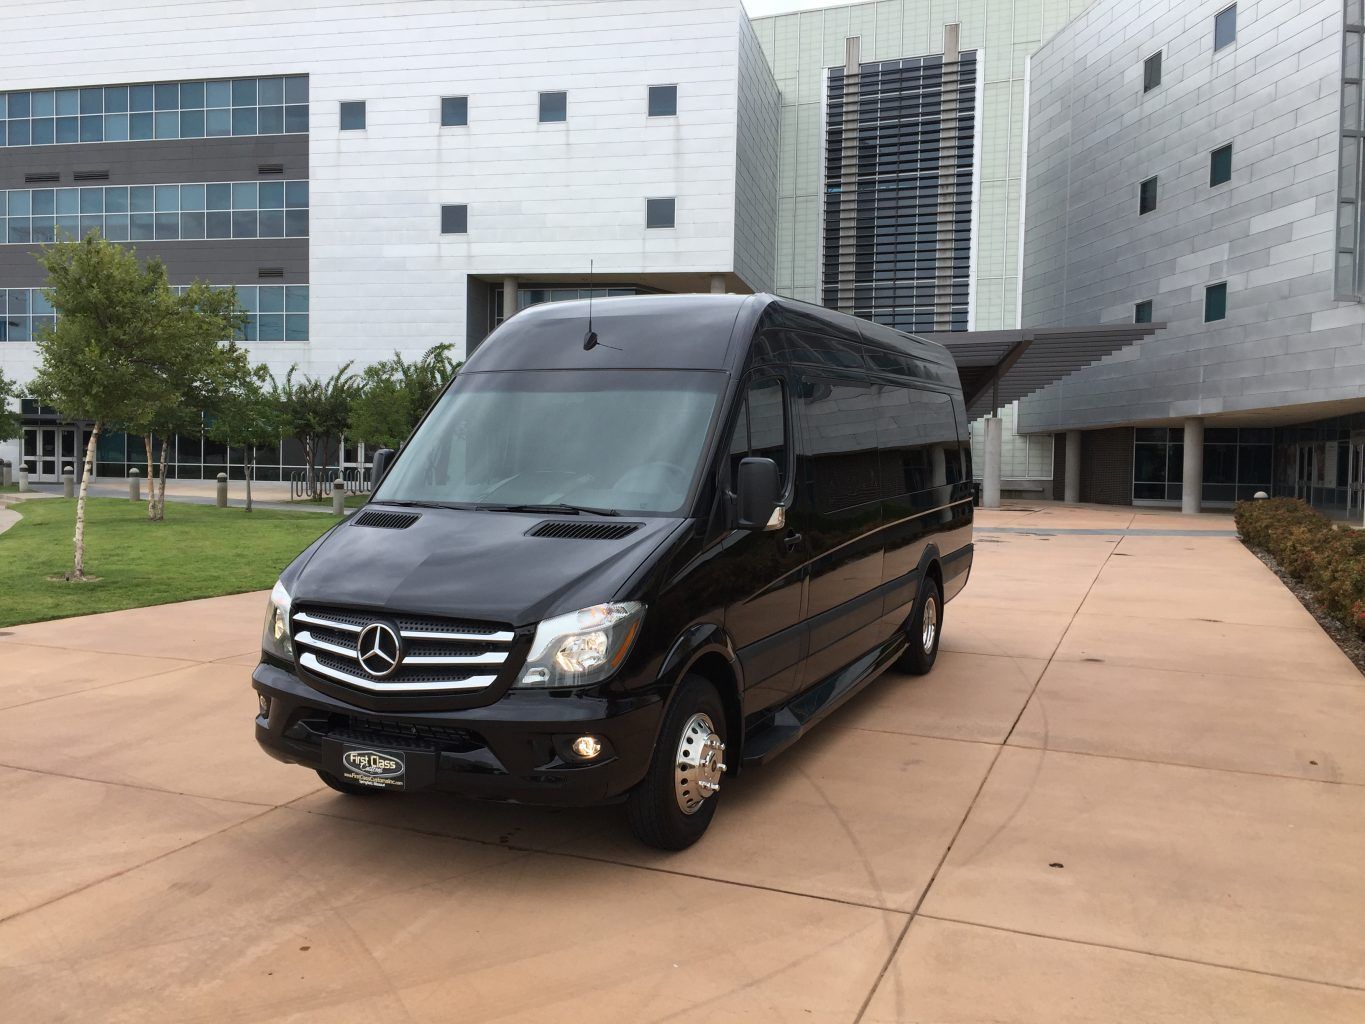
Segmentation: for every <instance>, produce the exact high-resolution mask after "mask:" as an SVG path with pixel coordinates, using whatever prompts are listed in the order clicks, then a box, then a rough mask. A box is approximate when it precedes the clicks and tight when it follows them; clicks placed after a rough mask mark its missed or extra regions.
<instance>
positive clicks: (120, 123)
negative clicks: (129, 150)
mask: <svg viewBox="0 0 1365 1024" xmlns="http://www.w3.org/2000/svg"><path fill="white" fill-rule="evenodd" d="M104 141H105V142H127V141H128V115H127V114H105V115H104Z"/></svg>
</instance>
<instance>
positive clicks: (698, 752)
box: [673, 711, 725, 814]
mask: <svg viewBox="0 0 1365 1024" xmlns="http://www.w3.org/2000/svg"><path fill="white" fill-rule="evenodd" d="M724 753H725V744H724V743H723V742H722V741H721V738H720V735H719V734H718V733H717V732H716V727H715V723H713V722H712V721H711V716H710V715H707V714H706V713H705V712H701V711H698V712H697V713H696V714H695V715H693V716H692V717H691V718H689V719H688V720H687V723H686V724H685V725H684V726H683V730H682V736H681V737H680V738H679V740H678V752H677V757H676V758H675V759H674V762H673V764H674V768H673V789H674V793H675V794H676V795H677V798H678V807H679V808H680V809H681V810H682V812H683V813H684V814H696V813H697V811H699V810H701V806H702V804H704V803H705V802H706V801H707V800H708V799H709V798H711V797H713V796H715V795H716V793H717V792H719V790H720V777H721V776H722V775H724V774H725V762H724V761H722V760H721V755H723V754H724Z"/></svg>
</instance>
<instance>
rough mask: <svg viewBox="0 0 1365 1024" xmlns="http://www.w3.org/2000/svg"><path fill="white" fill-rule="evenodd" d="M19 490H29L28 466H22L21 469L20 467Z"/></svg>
mask: <svg viewBox="0 0 1365 1024" xmlns="http://www.w3.org/2000/svg"><path fill="white" fill-rule="evenodd" d="M19 490H20V491H26V490H28V467H27V466H20V467H19Z"/></svg>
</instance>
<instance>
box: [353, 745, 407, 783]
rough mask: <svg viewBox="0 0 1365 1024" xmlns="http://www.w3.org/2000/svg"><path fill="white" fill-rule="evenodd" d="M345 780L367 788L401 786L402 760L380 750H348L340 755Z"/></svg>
mask: <svg viewBox="0 0 1365 1024" xmlns="http://www.w3.org/2000/svg"><path fill="white" fill-rule="evenodd" d="M341 766H342V768H343V769H344V775H345V777H346V778H348V779H350V780H352V781H355V782H359V783H361V784H363V785H368V786H394V785H401V782H400V780H401V779H402V777H403V759H402V757H400V756H398V755H396V754H386V753H384V752H383V751H382V750H348V751H346V753H344V754H342V755H341Z"/></svg>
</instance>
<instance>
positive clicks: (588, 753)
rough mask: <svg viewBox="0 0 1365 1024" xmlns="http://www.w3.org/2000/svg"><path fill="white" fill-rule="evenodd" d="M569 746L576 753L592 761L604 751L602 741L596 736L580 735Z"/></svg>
mask: <svg viewBox="0 0 1365 1024" xmlns="http://www.w3.org/2000/svg"><path fill="white" fill-rule="evenodd" d="M569 747H570V749H572V750H573V752H574V753H575V754H576V755H578V756H579V757H581V758H583V760H585V761H591V760H592V759H593V758H594V757H596V756H597V755H598V754H600V753H602V741H601V740H599V739H598V738H597V737H596V736H580V737H578V739H576V740H574V741H573V742H572V743H571V744H569Z"/></svg>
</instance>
